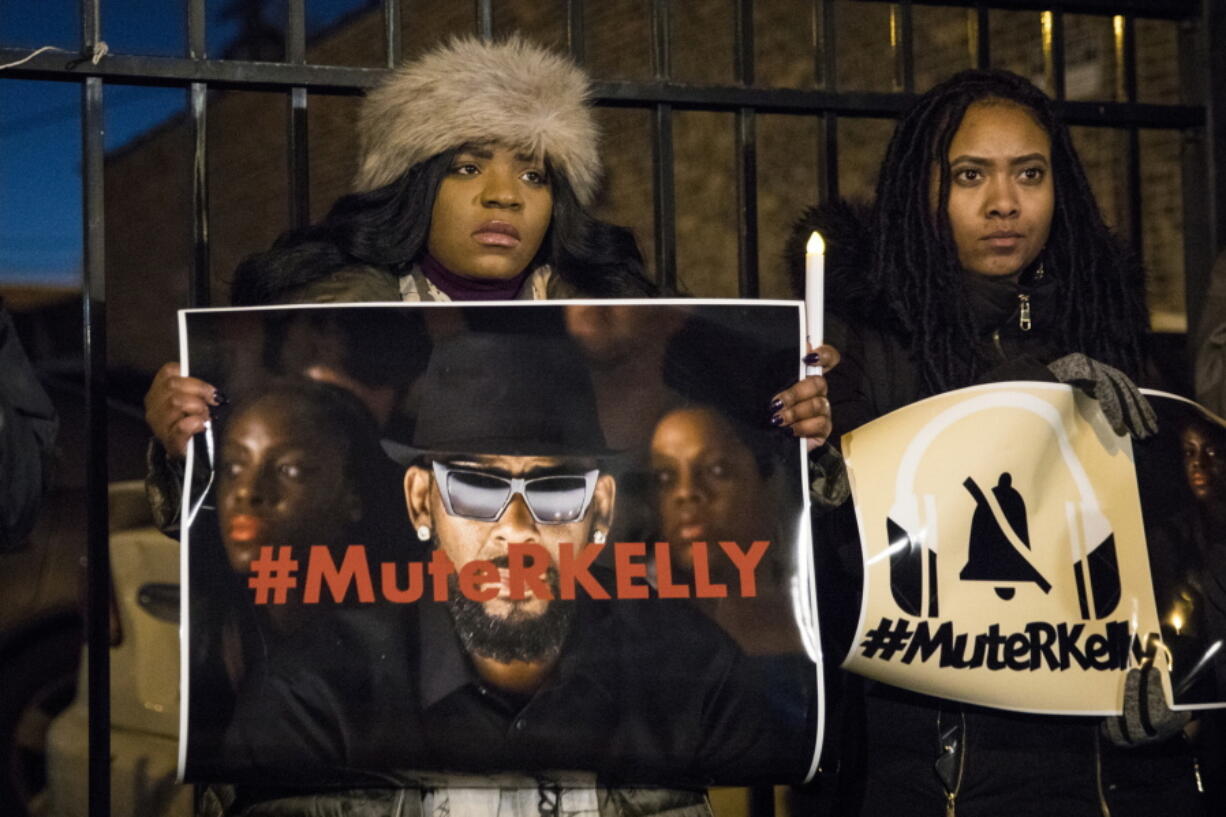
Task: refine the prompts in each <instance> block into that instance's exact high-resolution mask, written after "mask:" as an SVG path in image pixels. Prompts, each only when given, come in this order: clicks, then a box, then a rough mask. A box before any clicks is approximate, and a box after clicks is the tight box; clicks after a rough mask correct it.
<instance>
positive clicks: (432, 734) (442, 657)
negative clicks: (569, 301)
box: [233, 333, 815, 785]
mask: <svg viewBox="0 0 1226 817" xmlns="http://www.w3.org/2000/svg"><path fill="white" fill-rule="evenodd" d="M421 406H422V407H421V410H420V412H419V415H418V418H417V422H416V426H415V431H414V435H413V441H412V446H411V448H404V447H402V448H401V449H399V450H398V452H397V454H396V456H398V458H399V459H400V460H401V461H402V462H404V463H405V464H406V465H408V469H407V471H406V473H405V476H404V493H405V502H406V510H407V514H408V517H409V520H410V521H411V523H412V525H413V528H414V530H415V532H416V534H417V536H418V538H420V539H421V540H422V541H423V542H429V543H431V544H432V546H433V549H434V550H435V552H436V556H435V558H436V559H437V557H438V556H439V555H445V556H446V557H447V559H448V560H449V562H450V564H451V565H453V566H454V569H455V571H456V573H458V572H461V571H463V569H464V567H465V565H468V564H471V563H473V562H478V561H479V562H484V563H487V564H490V565H492V566H493V568H494V569H496V570H497V574H496V579H494V578H493V577H492V578H491V580H490V581H489V586H491V587H492V588H496V592H491V593H489V594H486V596H485V597H484V599H485V600H474V599H472V598H469V595H466V594H465V593H464V592H461V591H460V588H459V586H458V585H459V582H458V580H457V576H456V573H451V574H450V575H449V576H448V582H449V591H450V592H448V593H447V594H446V596H447V598H446V600H445V601H433V600H431V598H430V595H429V594H427V595H426V596H423V598H422V600H421V601H419V602H417V603H414V604H408V605H394V606H390V607H392V608H393V609H390V610H389V609H388V608H389V606H388V605H383V606H382V609H375V610H368V611H365V614H362V613H361V612H359V613H357V614H355V613H354V611H349V610H342V611H338V612H337V614H336V617H335V627H334V628H332V629H331V630H330V631H329V632H327V633H326V634H325V633H316V634H315V635H314V638H313V645H308V646H305V647H304V648H301V649H298V650H295V651H293V652H292V653H291V654H289V655H283V656H282V657H281V658H280V660H278V661H274V662H270V663H271V664H272V665H273V670H272V671H270V673H269V674H268V676H267V677H265V678H263V679H261V680H260V681H259V682H257V683H256V684H254V686H255V687H256V689H257V692H256V694H255V695H254V697H252V698H249V699H246V700H244V701H243V703H241V704H240V707H241V708H243V709H244V710H246V711H247V712H248V713H251V712H256V713H259V717H258V718H257V719H256V720H255V721H251V720H247V721H246V722H247V723H248V725H249V726H248V728H246V729H245V730H244V734H242V735H239V736H237V738H238V739H237V740H236V741H235V742H234V744H233V748H234V751H235V754H234V755H233V757H234V758H235V759H236V760H239V761H240V762H242V763H244V764H246V763H250V764H252V765H253V766H254V767H255V768H263V769H265V770H267V771H269V772H272V773H274V774H276V775H277V776H280V777H285V772H286V770H288V769H292V770H294V771H295V772H297V773H299V774H302V775H309V776H311V777H312V778H313V779H315V780H321V779H325V778H327V777H328V775H329V773H331V774H333V775H335V776H336V777H337V778H338V782H339V781H341V780H343V781H344V782H353V781H354V779H355V774H357V773H359V772H361V771H365V772H369V773H371V774H372V777H373V779H376V780H379V781H381V782H387V781H389V780H395V781H398V782H414V781H415V780H418V779H420V778H419V777H415V776H414V775H413V772H414V771H420V770H449V771H457V772H469V773H484V772H512V773H514V772H519V773H529V774H533V773H541V772H553V771H572V770H573V771H580V772H587V773H595V774H596V775H597V776H598V777H599V778H600V779H601V780H602V781H605V782H627V783H637V784H651V783H666V784H673V785H676V784H682V783H688V784H691V785H705V784H706V783H707V782H708V781H710V780H715V779H718V780H720V782H725V783H752V782H756V781H759V780H766V779H779V777H780V775H788V774H790V775H793V776H796V777H803V775H804V773H805V771H806V770H807V768H808V765H809V761H810V759H811V755H812V749H813V723H812V721H813V717H814V712H813V710H814V708H815V702H814V701H813V700H812V699H810V700H809V701H808V704H809V705H808V707H807V708H808V710H809V711H804V710H803V708H802V710H801V711H795V710H791V711H788V712H787V713H786V715H785V713H782V712H779V711H777V710H778V707H777V706H774V705H773V701H774V700H777V699H778V698H779V697H783V696H774V695H772V693H771V691H770V689H769V679H767V678H765V677H761V676H759V675H758V674H756V670H755V669H754V668H753V666H752V665H751V663H750V662H748V661H746V660H745V657H744V655H743V654H742V653H741V651H740V649H739V648H738V647H737V646H736V645H735V644H734V643H733V641H732V640H731V639H730V638H728V637H727V636H726V635H725V634H724V633H723V632H722V630H720V629H719V627H718V626H717V625H715V624H714V623H713V622H711V621H710V620H709V619H708V618H707V617H705V616H704V615H702V614H701V613H700V612H698V610H697V609H696V608H694V607H693V606H692V605H691V604H690V603H688V602H687V601H686V600H685V599H661V598H656V597H649V598H617V595H618V594H617V590H616V583H615V581H614V579H613V577H612V575H611V571H609V570H607V569H602V568H601V567H599V566H596V565H593V566H591V567H590V568H588V573H589V574H590V575H591V576H592V577H593V578H594V580H595V581H596V582H598V583H599V584H600V585H602V586H603V587H604V588H605V589H606V590H608V591H609V592H608V596H609V598H601V597H599V595H600V594H592V593H584V592H582V591H581V592H579V593H577V594H575V597H574V598H573V599H571V600H563V599H562V597H561V594H560V593H559V587H558V570H557V567H556V565H557V562H558V560H559V555H560V553H561V552H562V550H563V549H564V548H570V547H572V546H573V547H581V546H583V545H584V544H586V543H598V544H602V543H604V540H605V538H606V536H607V531H608V529H609V526H610V525H611V524H612V519H613V514H614V508H615V504H616V495H617V486H616V482H615V480H614V478H613V477H612V476H611V475H610V474H609V473H608V472H607V471H606V470H605V467H604V465H603V462H604V461H605V460H606V459H607V458H608V457H609V456H611V455H612V454H613V452H611V451H610V450H609V449H608V448H607V447H606V446H605V442H604V438H603V436H602V434H601V431H600V425H599V422H598V419H597V414H596V406H595V399H594V396H593V391H592V386H591V383H590V380H589V376H588V373H587V368H586V364H585V363H584V362H583V360H582V358H581V356H580V355H579V354H578V353H577V351H576V350H575V349H574V348H573V347H572V346H571V345H570V344H569V342H568V341H567V340H566V339H565V338H564V337H559V336H556V335H554V336H535V335H531V334H523V333H518V334H516V333H503V334H493V333H489V334H483V333H467V334H463V335H460V336H457V337H455V338H452V339H447V340H444V341H441V342H440V343H438V344H437V345H436V346H435V349H434V352H433V355H432V357H431V360H430V363H429V367H428V369H427V372H426V374H425V376H424V378H423V382H422V395H421ZM524 545H528V546H534V547H536V548H538V549H543V551H544V552H545V553H548V555H549V557H550V561H551V562H552V564H551V566H550V567H549V568H548V569H547V570H545V571H544V573H543V581H544V587H545V588H547V590H546V591H545V592H541V591H540V590H539V589H532V588H531V587H529V588H528V589H527V590H526V592H522V593H517V592H515V590H514V588H513V587H512V585H513V582H511V581H510V580H509V574H510V573H511V570H510V565H509V562H510V560H509V556H510V555H511V554H512V550H513V547H514V546H524ZM538 552H539V550H538ZM644 586H645V583H644ZM538 587H539V585H538ZM593 595H596V596H597V597H595V598H593V597H592V596H593ZM786 697H787V698H788V700H796V698H795V696H793V695H789V696H786ZM237 722H242V721H241V719H236V723H237Z"/></svg>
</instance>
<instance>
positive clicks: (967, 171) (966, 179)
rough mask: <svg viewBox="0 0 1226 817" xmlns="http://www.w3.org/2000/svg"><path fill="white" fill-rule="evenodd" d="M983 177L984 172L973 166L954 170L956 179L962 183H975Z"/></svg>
mask: <svg viewBox="0 0 1226 817" xmlns="http://www.w3.org/2000/svg"><path fill="white" fill-rule="evenodd" d="M982 178H983V173H981V172H980V171H979V170H977V169H976V168H973V167H964V168H962V169H961V170H957V171H954V181H956V182H958V183H960V184H974V183H975V182H977V181H979V180H980V179H982Z"/></svg>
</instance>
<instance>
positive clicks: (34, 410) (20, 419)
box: [0, 299, 59, 553]
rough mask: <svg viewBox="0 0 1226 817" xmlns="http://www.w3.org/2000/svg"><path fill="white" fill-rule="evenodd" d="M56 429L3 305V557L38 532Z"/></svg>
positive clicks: (0, 311)
mask: <svg viewBox="0 0 1226 817" xmlns="http://www.w3.org/2000/svg"><path fill="white" fill-rule="evenodd" d="M58 426H59V421H58V420H57V419H56V416H55V408H54V407H53V406H52V405H51V399H50V398H49V397H47V393H46V392H45V391H44V390H43V387H42V384H40V383H39V382H38V378H37V377H36V376H35V374H34V368H33V367H32V366H31V365H30V360H29V358H27V357H26V353H25V349H23V348H22V346H21V338H19V337H18V336H17V328H16V327H15V326H14V325H13V318H12V316H11V315H9V313H8V310H6V309H5V308H4V301H3V299H0V553H4V552H7V551H12V550H17V549H18V548H20V547H22V546H23V545H24V544H25V540H26V536H27V535H28V534H29V533H30V529H31V528H33V527H34V521H35V519H36V518H37V517H38V509H39V506H40V504H41V502H42V498H43V494H44V493H45V492H46V489H47V484H48V481H49V475H50V470H51V460H52V454H53V452H54V449H55V436H56V431H57V429H58Z"/></svg>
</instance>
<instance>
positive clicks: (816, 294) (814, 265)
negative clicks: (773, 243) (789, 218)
mask: <svg viewBox="0 0 1226 817" xmlns="http://www.w3.org/2000/svg"><path fill="white" fill-rule="evenodd" d="M825 299H826V242H825V241H823V240H822V235H821V233H819V232H817V231H814V232H813V233H812V234H810V235H809V243H808V244H806V245H805V323H806V325H807V326H808V336H809V345H810V346H821V345H822V336H823V335H824V334H825V332H826V327H825V323H824V313H825V308H826V304H825ZM806 351H807V350H806ZM805 371H806V372H807V373H808V374H821V373H822V367H821V366H809V367H807V368H806V370H805Z"/></svg>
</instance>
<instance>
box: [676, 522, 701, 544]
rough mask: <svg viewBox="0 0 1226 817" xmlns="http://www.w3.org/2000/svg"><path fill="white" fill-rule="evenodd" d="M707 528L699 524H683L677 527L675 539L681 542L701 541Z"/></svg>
mask: <svg viewBox="0 0 1226 817" xmlns="http://www.w3.org/2000/svg"><path fill="white" fill-rule="evenodd" d="M706 533H707V528H706V526H705V525H703V524H702V523H701V522H685V523H682V524H681V525H678V526H677V538H678V539H680V540H681V542H695V541H701V540H702V538H703V537H704V536H705V535H706Z"/></svg>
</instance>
